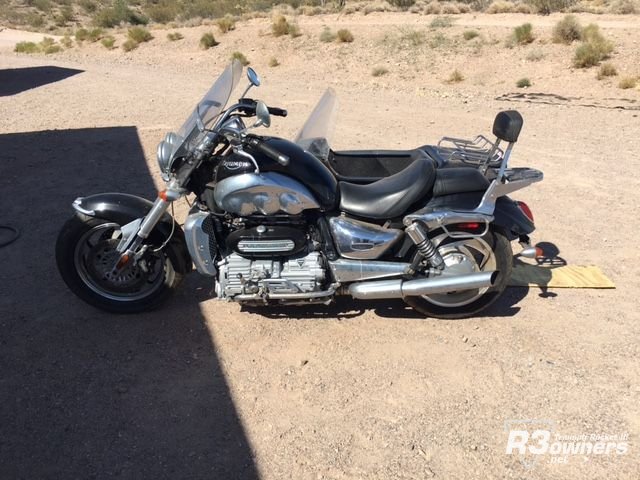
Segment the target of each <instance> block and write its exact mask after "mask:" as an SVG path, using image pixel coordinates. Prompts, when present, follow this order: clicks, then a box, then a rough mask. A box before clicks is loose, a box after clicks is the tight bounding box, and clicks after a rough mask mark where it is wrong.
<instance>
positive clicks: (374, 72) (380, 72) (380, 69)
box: [371, 67, 389, 77]
mask: <svg viewBox="0 0 640 480" xmlns="http://www.w3.org/2000/svg"><path fill="white" fill-rule="evenodd" d="M387 73H389V70H387V69H386V68H384V67H375V68H374V69H373V70H371V75H373V76H374V77H381V76H383V75H386V74H387Z"/></svg>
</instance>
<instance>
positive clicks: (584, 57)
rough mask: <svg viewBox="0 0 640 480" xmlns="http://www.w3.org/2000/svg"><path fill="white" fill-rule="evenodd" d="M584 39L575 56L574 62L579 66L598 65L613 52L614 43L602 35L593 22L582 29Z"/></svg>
mask: <svg viewBox="0 0 640 480" xmlns="http://www.w3.org/2000/svg"><path fill="white" fill-rule="evenodd" d="M582 40H583V41H582V43H581V44H580V45H579V46H578V48H577V49H576V53H575V55H574V57H573V64H574V66H576V67H578V68H589V67H593V66H595V65H598V64H599V63H600V62H601V61H602V60H605V59H607V58H609V56H610V55H611V53H612V52H613V44H612V43H611V42H610V41H609V40H607V39H605V38H604V37H603V36H602V34H601V33H600V29H599V28H598V25H596V24H593V23H592V24H590V25H587V26H586V27H585V28H583V29H582Z"/></svg>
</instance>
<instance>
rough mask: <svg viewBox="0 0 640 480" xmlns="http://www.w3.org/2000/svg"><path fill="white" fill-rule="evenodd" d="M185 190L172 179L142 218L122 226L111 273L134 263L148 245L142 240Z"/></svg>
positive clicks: (115, 272)
mask: <svg viewBox="0 0 640 480" xmlns="http://www.w3.org/2000/svg"><path fill="white" fill-rule="evenodd" d="M185 192H186V190H185V189H184V188H181V187H180V186H179V184H178V183H177V181H175V180H172V181H171V182H169V184H168V185H167V189H166V190H162V191H161V192H159V193H158V198H156V201H155V202H154V203H153V207H151V210H149V213H147V215H146V216H145V217H144V218H137V219H136V220H134V221H133V222H130V223H128V224H126V225H123V226H122V228H121V231H122V239H121V240H120V243H119V244H118V246H117V247H116V250H117V251H118V252H119V253H120V257H119V258H118V261H117V262H116V263H115V265H114V266H113V271H112V273H114V274H117V273H119V272H120V271H122V269H123V268H125V267H126V266H127V265H128V264H129V263H130V262H131V261H133V262H134V264H135V263H136V262H137V261H138V260H139V259H140V258H141V257H142V256H143V255H144V253H145V252H146V250H147V248H148V245H143V242H144V241H145V240H146V239H147V238H148V237H149V235H150V234H151V232H152V231H153V229H154V228H155V227H156V225H157V224H158V222H159V221H160V220H161V219H162V216H163V215H164V214H165V213H166V211H167V209H168V208H169V205H171V204H172V203H173V202H174V201H176V200H178V199H179V198H180V197H182V196H183V195H184V193H185Z"/></svg>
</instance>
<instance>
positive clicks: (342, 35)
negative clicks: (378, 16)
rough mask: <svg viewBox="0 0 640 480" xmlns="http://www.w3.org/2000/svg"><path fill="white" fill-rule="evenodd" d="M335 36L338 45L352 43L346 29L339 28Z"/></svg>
mask: <svg viewBox="0 0 640 480" xmlns="http://www.w3.org/2000/svg"><path fill="white" fill-rule="evenodd" d="M337 35H338V42H340V43H351V42H353V34H352V33H351V32H350V31H349V30H347V29H346V28H341V29H340V30H338V33H337Z"/></svg>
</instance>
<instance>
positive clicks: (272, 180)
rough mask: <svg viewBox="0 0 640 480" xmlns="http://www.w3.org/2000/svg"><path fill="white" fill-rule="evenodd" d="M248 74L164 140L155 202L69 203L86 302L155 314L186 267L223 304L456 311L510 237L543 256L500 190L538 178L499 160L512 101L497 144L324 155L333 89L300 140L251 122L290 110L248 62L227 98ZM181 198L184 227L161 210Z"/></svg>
mask: <svg viewBox="0 0 640 480" xmlns="http://www.w3.org/2000/svg"><path fill="white" fill-rule="evenodd" d="M242 71H243V67H242V65H241V64H240V63H239V62H237V61H235V62H233V63H232V64H230V65H229V66H228V67H227V68H226V69H225V70H224V72H223V73H222V74H221V75H220V77H219V78H218V79H217V80H216V81H215V82H214V84H213V86H212V87H211V88H210V90H209V91H208V92H207V94H206V95H205V96H204V97H203V99H202V100H201V101H200V102H199V103H198V104H197V106H196V107H195V109H194V110H193V112H192V113H191V115H190V116H189V118H188V119H187V121H186V122H185V123H184V125H183V126H182V127H181V128H180V129H179V130H178V131H177V132H170V133H168V134H167V135H166V137H165V138H164V140H163V141H162V142H160V144H159V145H158V150H157V160H158V165H159V168H160V170H161V172H162V176H163V179H164V180H165V182H166V188H165V189H164V190H162V191H160V192H159V193H158V197H157V198H156V199H155V201H154V202H153V203H152V202H150V201H149V200H145V199H143V198H140V197H137V196H134V195H129V194H123V193H103V194H97V195H91V196H87V197H79V198H77V199H76V200H75V201H74V202H73V209H74V215H73V217H72V218H71V219H70V220H69V221H67V223H66V224H65V225H64V226H63V228H62V230H61V232H60V234H59V237H58V240H57V244H56V261H57V265H58V268H59V271H60V274H61V276H62V278H63V279H64V281H65V282H66V284H67V285H68V287H69V288H70V289H71V290H72V291H73V292H74V293H75V294H76V295H77V296H78V297H80V298H81V299H82V300H84V301H85V302H87V303H89V304H91V305H93V306H95V307H97V308H99V309H103V310H106V311H109V312H115V313H135V312H141V311H145V310H149V309H152V308H154V307H157V306H158V305H159V304H160V303H161V302H162V301H163V300H165V299H166V298H167V297H168V295H169V294H170V293H171V292H172V291H173V290H174V289H175V288H176V287H177V286H178V284H179V283H180V280H181V279H182V278H183V277H184V276H185V275H186V274H188V273H189V272H190V271H191V270H192V269H193V266H195V269H196V270H197V271H198V273H200V274H201V275H204V276H206V277H209V278H210V279H211V281H212V282H214V284H215V292H216V296H217V298H218V299H220V300H228V301H235V302H239V303H241V304H245V305H252V306H257V305H305V304H313V303H320V304H328V303H330V302H331V301H332V300H333V299H334V298H335V297H336V296H337V295H350V296H351V297H354V298H356V299H364V300H367V299H391V298H397V299H403V300H404V301H405V302H406V303H407V304H409V305H410V306H412V307H413V308H414V309H416V310H417V311H419V312H420V313H422V314H424V315H426V316H430V317H438V318H462V317H467V316H471V315H474V314H476V313H478V312H480V311H481V310H483V309H485V308H486V307H488V306H489V305H490V304H491V303H493V302H494V301H495V300H496V299H497V298H498V297H499V296H500V295H501V293H502V292H503V290H504V289H505V287H506V285H507V283H508V281H509V277H510V274H511V269H512V260H513V253H512V249H511V242H512V241H515V240H518V241H519V243H520V244H521V245H522V248H523V249H522V251H521V252H520V253H519V254H520V255H522V256H525V257H531V258H533V257H534V256H535V255H536V250H535V248H533V247H531V245H530V240H529V235H530V234H531V233H532V232H533V231H534V228H535V227H534V220H533V215H532V213H531V210H530V209H529V207H528V206H527V205H526V204H525V203H523V202H517V201H514V200H511V199H510V198H509V197H508V196H507V195H508V194H510V193H511V192H514V191H516V190H519V189H522V188H524V187H526V186H528V185H530V184H532V183H534V182H538V181H540V180H542V178H543V174H542V172H540V171H538V170H535V169H532V168H509V166H508V163H509V157H510V154H511V151H512V148H513V146H514V144H515V143H516V141H517V140H518V136H519V134H520V131H521V128H522V124H523V120H522V117H521V115H520V114H519V113H518V112H516V111H503V112H500V113H498V115H497V116H496V118H495V122H494V124H493V133H494V135H495V136H496V137H497V139H496V141H495V142H491V141H489V140H488V139H487V138H486V137H483V136H478V137H477V138H475V139H474V140H463V139H456V138H449V137H445V138H443V139H442V140H441V141H440V142H439V143H438V145H426V146H424V147H420V148H416V149H413V150H405V151H382V150H372V151H333V150H332V149H331V147H330V144H329V141H328V131H329V127H330V126H331V123H332V118H333V116H334V112H335V107H336V95H335V92H333V90H331V89H329V90H327V91H326V92H325V93H324V95H323V96H322V98H321V100H320V102H319V103H318V105H317V106H316V107H315V108H314V110H313V111H312V113H311V115H310V117H309V119H308V120H307V121H306V123H305V124H304V126H303V128H302V130H301V131H300V133H299V134H298V136H297V138H296V139H295V140H294V141H289V140H286V139H283V138H277V137H269V136H261V135H258V134H256V133H255V130H256V129H257V128H259V127H264V128H268V127H269V126H270V125H271V118H272V116H273V117H278V116H279V117H285V116H286V115H287V111H286V110H284V109H281V108H276V107H268V106H267V105H266V104H265V103H264V102H262V101H259V100H254V99H251V98H248V97H247V93H248V92H249V90H250V89H251V88H253V87H259V86H260V77H259V76H258V74H257V73H256V72H255V71H254V70H253V69H251V68H249V69H248V71H247V77H248V80H249V84H248V86H247V87H246V89H245V90H244V92H243V94H242V95H241V97H240V99H239V100H238V102H237V103H235V104H233V105H231V106H229V107H227V103H228V100H229V98H230V97H231V94H232V92H233V91H234V89H235V87H236V86H237V84H238V83H239V80H240V78H241V76H242ZM247 119H255V120H251V121H252V122H253V123H252V124H250V125H248V123H249V122H248V121H247ZM245 122H247V123H245ZM501 142H506V145H507V146H506V148H505V149H502V148H501ZM189 195H193V196H194V198H193V203H192V206H191V209H190V210H189V213H188V215H187V218H186V219H185V221H184V224H183V225H182V227H181V226H180V225H179V224H178V223H177V222H176V221H175V220H174V218H173V217H172V215H170V214H169V213H168V210H169V208H170V207H172V204H173V202H175V201H176V200H178V199H181V198H183V197H187V196H189ZM172 212H173V209H172Z"/></svg>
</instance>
